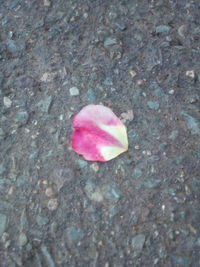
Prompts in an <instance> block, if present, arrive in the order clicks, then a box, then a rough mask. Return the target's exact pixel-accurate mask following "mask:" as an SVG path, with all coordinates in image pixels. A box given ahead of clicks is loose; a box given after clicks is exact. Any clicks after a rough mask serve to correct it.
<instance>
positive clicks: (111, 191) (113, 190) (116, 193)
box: [102, 183, 122, 203]
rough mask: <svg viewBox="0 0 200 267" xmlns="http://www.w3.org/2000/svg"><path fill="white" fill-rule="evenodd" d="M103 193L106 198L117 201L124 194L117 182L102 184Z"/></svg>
mask: <svg viewBox="0 0 200 267" xmlns="http://www.w3.org/2000/svg"><path fill="white" fill-rule="evenodd" d="M102 194H103V196H104V197H105V199H106V200H108V201H111V202H114V203H116V202H117V201H118V200H119V199H120V197H121V196H122V192H121V191H120V189H119V187H118V185H117V184H115V183H110V184H106V185H103V186H102Z"/></svg>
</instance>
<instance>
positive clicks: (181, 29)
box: [178, 25, 187, 38]
mask: <svg viewBox="0 0 200 267" xmlns="http://www.w3.org/2000/svg"><path fill="white" fill-rule="evenodd" d="M178 34H179V35H180V37H182V38H185V36H186V34H187V26H186V25H181V26H180V27H179V28H178Z"/></svg>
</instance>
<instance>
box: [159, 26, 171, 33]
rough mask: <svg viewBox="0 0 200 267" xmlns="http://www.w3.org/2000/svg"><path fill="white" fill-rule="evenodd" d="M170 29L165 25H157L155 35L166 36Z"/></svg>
mask: <svg viewBox="0 0 200 267" xmlns="http://www.w3.org/2000/svg"><path fill="white" fill-rule="evenodd" d="M170 29H171V27H170V26H167V25H159V26H157V27H156V33H157V34H168V33H169V31H170Z"/></svg>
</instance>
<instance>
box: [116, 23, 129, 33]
mask: <svg viewBox="0 0 200 267" xmlns="http://www.w3.org/2000/svg"><path fill="white" fill-rule="evenodd" d="M115 25H116V26H117V27H118V28H119V29H120V30H121V31H124V30H126V24H125V23H124V22H123V21H117V22H116V23H115Z"/></svg>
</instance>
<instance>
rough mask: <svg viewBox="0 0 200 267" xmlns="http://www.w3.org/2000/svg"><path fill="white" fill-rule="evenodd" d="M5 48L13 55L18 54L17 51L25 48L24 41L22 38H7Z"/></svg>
mask: <svg viewBox="0 0 200 267" xmlns="http://www.w3.org/2000/svg"><path fill="white" fill-rule="evenodd" d="M7 49H8V51H9V52H10V53H11V54H13V55H15V54H18V53H19V52H22V51H23V50H24V49H25V42H24V41H23V40H20V41H14V40H9V41H8V42H7Z"/></svg>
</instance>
